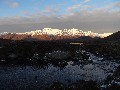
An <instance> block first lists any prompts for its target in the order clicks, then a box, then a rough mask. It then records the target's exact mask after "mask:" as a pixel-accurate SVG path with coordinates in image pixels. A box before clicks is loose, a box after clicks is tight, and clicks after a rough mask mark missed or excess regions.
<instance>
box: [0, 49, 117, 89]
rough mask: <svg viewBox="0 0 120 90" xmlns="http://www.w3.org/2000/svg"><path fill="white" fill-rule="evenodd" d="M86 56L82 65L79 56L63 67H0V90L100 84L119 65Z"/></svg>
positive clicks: (49, 65)
mask: <svg viewBox="0 0 120 90" xmlns="http://www.w3.org/2000/svg"><path fill="white" fill-rule="evenodd" d="M76 52H77V53H79V51H76ZM82 52H85V51H82ZM87 55H89V59H88V60H84V63H82V62H83V60H81V59H80V58H79V56H76V57H75V58H76V60H74V61H73V60H69V61H67V62H66V64H65V66H64V67H59V66H57V65H54V64H51V63H49V64H48V65H47V66H44V67H41V68H40V67H37V66H13V67H10V66H9V67H8V66H0V89H1V90H12V89H14V90H22V89H26V90H32V89H34V90H39V89H42V88H44V87H47V86H49V85H50V84H52V83H53V82H61V83H64V84H66V85H67V84H69V83H73V82H76V81H77V80H95V81H97V82H99V83H101V82H102V81H103V80H104V79H105V78H106V77H107V76H108V75H110V74H112V73H113V71H114V70H115V69H116V67H117V66H118V65H119V64H118V63H116V62H113V61H110V60H104V58H103V57H97V56H95V55H94V54H92V53H89V52H87ZM89 61H90V62H89ZM91 61H92V62H91ZM85 62H86V63H85Z"/></svg>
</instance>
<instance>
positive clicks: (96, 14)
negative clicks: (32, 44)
mask: <svg viewBox="0 0 120 90" xmlns="http://www.w3.org/2000/svg"><path fill="white" fill-rule="evenodd" d="M0 8H1V9H0V12H1V13H0V33H2V32H29V31H32V30H36V29H42V28H46V27H50V28H58V29H64V28H66V29H70V28H78V29H82V30H83V31H93V32H97V33H114V32H117V31H119V28H120V25H119V23H120V1H118V0H105V1H104V0H65V1H64V0H61V1H59V0H52V1H51V0H46V1H44V0H39V1H38V0H29V1H28V0H26V1H21V0H0Z"/></svg>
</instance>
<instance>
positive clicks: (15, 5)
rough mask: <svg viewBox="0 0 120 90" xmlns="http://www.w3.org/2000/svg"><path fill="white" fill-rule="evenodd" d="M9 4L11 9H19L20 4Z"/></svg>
mask: <svg viewBox="0 0 120 90" xmlns="http://www.w3.org/2000/svg"><path fill="white" fill-rule="evenodd" d="M8 4H9V7H11V8H17V7H19V3H18V2H10V3H8Z"/></svg>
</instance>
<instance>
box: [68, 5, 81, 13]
mask: <svg viewBox="0 0 120 90" xmlns="http://www.w3.org/2000/svg"><path fill="white" fill-rule="evenodd" d="M81 5H82V4H77V5H73V6H71V7H68V8H67V10H68V11H74V10H75V9H78V8H80V6H81Z"/></svg>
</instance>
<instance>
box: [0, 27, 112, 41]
mask: <svg viewBox="0 0 120 90" xmlns="http://www.w3.org/2000/svg"><path fill="white" fill-rule="evenodd" d="M111 34H112V33H104V34H98V33H93V32H92V31H88V32H84V31H83V30H79V29H74V28H73V29H64V30H60V29H52V28H44V29H42V30H35V31H30V32H25V33H9V32H4V33H1V34H0V38H3V39H11V40H24V39H29V40H30V39H38V40H59V39H73V38H79V37H82V36H86V37H91V38H96V37H98V38H104V37H107V36H109V35H111Z"/></svg>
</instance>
